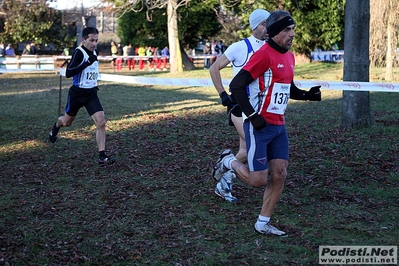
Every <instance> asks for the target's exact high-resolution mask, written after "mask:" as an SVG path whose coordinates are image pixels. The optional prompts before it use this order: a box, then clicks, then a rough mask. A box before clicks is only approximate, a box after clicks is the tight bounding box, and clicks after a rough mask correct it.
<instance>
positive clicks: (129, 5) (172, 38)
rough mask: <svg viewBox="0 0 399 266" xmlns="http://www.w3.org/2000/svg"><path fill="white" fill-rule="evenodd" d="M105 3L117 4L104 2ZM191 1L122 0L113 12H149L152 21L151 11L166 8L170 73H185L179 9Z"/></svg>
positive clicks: (105, 0) (113, 8) (107, 0)
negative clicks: (180, 39)
mask: <svg viewBox="0 0 399 266" xmlns="http://www.w3.org/2000/svg"><path fill="white" fill-rule="evenodd" d="M103 2H116V1H110V0H104V1H103ZM189 2H190V0H122V1H118V5H113V6H112V10H113V11H116V12H120V13H121V14H124V13H125V12H128V11H133V12H140V11H142V10H146V11H147V19H148V20H151V16H150V15H149V11H151V10H153V9H157V8H166V10H167V16H168V20H167V21H168V22H167V23H168V42H169V53H170V58H169V60H170V72H171V73H181V72H183V62H182V54H181V48H180V42H179V33H178V15H177V9H178V8H179V7H181V6H186V5H187V4H188V3H189Z"/></svg>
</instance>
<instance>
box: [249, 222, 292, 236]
mask: <svg viewBox="0 0 399 266" xmlns="http://www.w3.org/2000/svg"><path fill="white" fill-rule="evenodd" d="M255 231H256V232H258V233H260V234H262V235H275V236H287V233H286V232H284V231H281V230H279V229H277V228H276V227H274V226H273V225H271V224H270V222H269V223H267V224H265V225H264V226H263V227H261V228H258V227H257V224H256V223H255Z"/></svg>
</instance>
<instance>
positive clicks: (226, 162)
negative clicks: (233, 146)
mask: <svg viewBox="0 0 399 266" xmlns="http://www.w3.org/2000/svg"><path fill="white" fill-rule="evenodd" d="M233 161H237V159H236V157H234V156H228V157H225V158H224V160H223V165H224V166H226V168H227V169H230V170H233V168H232V167H231V163H232V162H233Z"/></svg>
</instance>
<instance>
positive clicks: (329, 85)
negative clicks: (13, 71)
mask: <svg viewBox="0 0 399 266" xmlns="http://www.w3.org/2000/svg"><path fill="white" fill-rule="evenodd" d="M99 80H102V81H111V82H118V83H132V84H145V85H167V86H184V87H190V86H201V87H207V86H213V82H212V80H211V79H199V78H198V79H197V78H154V77H138V76H121V75H112V74H100V77H99ZM230 81H231V80H228V79H222V84H223V86H225V87H228V86H229V84H230ZM294 83H295V85H296V86H297V87H298V88H311V87H313V86H321V89H325V90H349V91H380V92H399V83H383V82H381V83H377V82H356V81H342V82H339V81H318V80H295V81H294Z"/></svg>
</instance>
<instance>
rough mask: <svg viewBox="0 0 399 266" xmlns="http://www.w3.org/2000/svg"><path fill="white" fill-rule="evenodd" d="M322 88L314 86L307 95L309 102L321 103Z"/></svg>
mask: <svg viewBox="0 0 399 266" xmlns="http://www.w3.org/2000/svg"><path fill="white" fill-rule="evenodd" d="M320 88H321V86H314V87H312V88H310V90H309V91H307V92H306V93H305V98H306V100H308V101H318V102H319V101H321V91H320Z"/></svg>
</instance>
